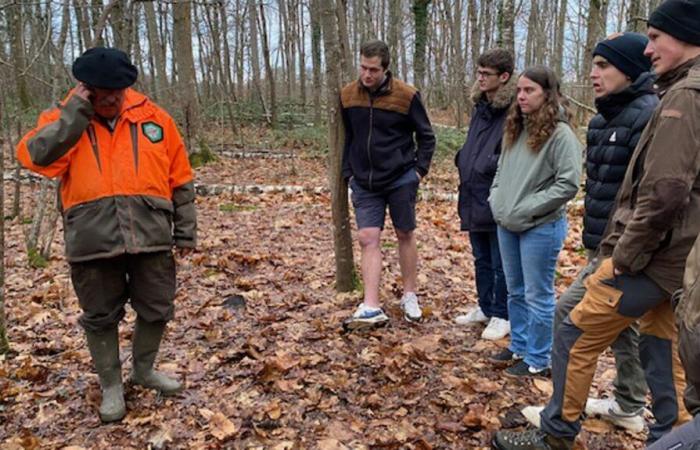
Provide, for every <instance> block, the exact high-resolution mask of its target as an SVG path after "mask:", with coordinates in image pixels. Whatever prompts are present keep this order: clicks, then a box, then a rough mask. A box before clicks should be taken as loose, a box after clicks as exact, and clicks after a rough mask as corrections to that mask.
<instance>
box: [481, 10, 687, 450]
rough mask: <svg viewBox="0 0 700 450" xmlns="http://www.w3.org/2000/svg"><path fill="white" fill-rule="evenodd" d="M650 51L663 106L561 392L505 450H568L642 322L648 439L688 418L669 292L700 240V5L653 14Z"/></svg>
mask: <svg viewBox="0 0 700 450" xmlns="http://www.w3.org/2000/svg"><path fill="white" fill-rule="evenodd" d="M648 26H649V27H648V30H647V35H648V37H649V44H648V45H647V48H646V50H645V54H646V55H647V56H649V57H650V58H651V61H652V65H653V67H654V70H655V72H656V74H657V75H658V80H657V85H658V89H659V96H660V97H661V103H660V104H659V106H658V107H657V108H656V110H655V111H654V115H653V116H652V118H651V120H650V121H649V123H648V124H647V127H646V128H645V130H644V132H643V133H642V136H641V138H640V141H639V143H638V145H637V148H636V149H635V151H634V154H633V155H632V158H631V160H630V163H629V166H628V169H627V173H626V175H625V179H624V181H623V183H622V186H621V188H620V191H619V194H618V196H617V201H616V205H615V210H614V212H613V214H612V217H611V220H610V223H609V225H608V230H607V232H606V237H605V238H604V240H603V242H602V243H601V247H600V253H599V257H600V258H602V261H601V265H600V266H599V268H598V269H597V270H596V272H595V273H593V274H592V275H591V276H590V277H589V278H588V279H587V280H586V288H587V293H586V296H585V297H584V298H583V300H582V301H581V303H579V305H578V306H576V307H575V308H574V309H573V311H571V313H570V314H569V316H568V317H567V318H566V319H565V320H564V322H563V323H562V324H561V326H560V328H559V329H558V330H557V333H556V336H555V338H554V350H553V355H552V377H553V382H554V394H553V396H552V398H551V399H550V401H549V404H548V405H547V407H546V408H545V409H544V411H542V413H541V415H540V418H541V429H540V430H532V431H526V432H521V433H513V432H499V433H497V434H496V436H495V438H494V446H495V447H496V448H498V449H508V450H515V449H521V450H524V449H528V450H533V449H534V450H537V449H570V448H573V443H574V439H575V438H576V435H577V434H578V432H579V430H580V428H581V414H582V412H583V409H584V406H585V402H586V399H587V397H588V391H589V389H590V385H591V380H592V378H593V375H594V373H595V369H596V363H597V361H598V357H599V355H600V354H601V353H602V352H603V351H604V350H605V349H606V348H607V347H608V346H609V345H610V344H612V343H613V341H614V340H615V339H616V338H617V336H618V335H619V334H620V332H622V330H624V329H625V328H627V327H628V326H629V325H630V324H632V323H633V322H634V321H635V320H639V322H640V335H641V336H640V349H639V350H640V351H639V353H640V359H641V362H642V367H643V368H644V372H645V376H646V381H647V384H648V386H649V388H650V391H651V394H652V412H653V413H654V417H655V419H656V423H654V424H651V425H650V426H649V437H648V440H649V442H654V441H656V440H657V439H659V438H660V437H661V436H662V435H663V434H665V433H667V432H669V431H670V430H671V428H672V427H673V426H674V425H677V424H681V423H683V422H686V421H687V420H689V419H690V416H689V414H688V412H687V411H686V409H685V408H684V407H683V405H682V402H681V401H680V399H681V397H682V395H683V390H684V388H685V377H684V374H683V369H682V367H681V364H680V360H679V358H678V331H677V328H676V325H675V322H674V316H673V308H672V304H671V300H670V299H671V293H673V292H674V291H676V290H677V289H678V288H680V287H681V284H682V278H683V270H684V265H685V261H686V258H687V256H688V253H689V252H690V248H691V246H692V245H693V242H694V241H695V238H696V237H697V235H698V233H700V157H699V156H700V115H699V114H700V0H668V1H666V2H664V3H662V4H661V5H660V6H659V7H658V8H657V9H656V10H655V11H654V12H653V13H652V14H651V16H650V17H649V21H648Z"/></svg>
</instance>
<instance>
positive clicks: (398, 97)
mask: <svg viewBox="0 0 700 450" xmlns="http://www.w3.org/2000/svg"><path fill="white" fill-rule="evenodd" d="M416 92H418V90H417V89H416V88H415V87H413V86H411V85H410V84H408V83H405V82H403V81H401V80H397V79H396V78H394V79H392V80H391V92H390V93H389V95H384V96H381V97H379V98H377V99H376V100H375V101H374V107H375V108H378V109H384V110H387V111H393V112H397V113H400V114H408V110H409V109H410V108H411V102H412V101H413V96H414V95H416Z"/></svg>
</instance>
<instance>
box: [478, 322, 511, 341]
mask: <svg viewBox="0 0 700 450" xmlns="http://www.w3.org/2000/svg"><path fill="white" fill-rule="evenodd" d="M509 334H510V322H508V321H507V320H505V319H500V318H498V317H491V320H489V324H488V325H487V326H486V328H485V329H484V331H483V332H482V333H481V339H486V340H488V341H497V340H499V339H503V338H504V337H506V336H508V335H509Z"/></svg>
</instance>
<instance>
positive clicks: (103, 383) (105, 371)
mask: <svg viewBox="0 0 700 450" xmlns="http://www.w3.org/2000/svg"><path fill="white" fill-rule="evenodd" d="M85 337H86V338H87V344H88V349H90V356H92V364H93V365H94V366H95V371H96V372H97V376H98V377H99V379H100V389H101V390H102V403H101V404H100V419H101V420H102V421H103V422H116V421H118V420H121V419H122V418H124V416H125V415H126V404H125V403H124V385H123V384H122V363H121V360H120V359H119V330H118V328H117V327H116V326H115V327H114V328H110V329H109V330H106V331H103V332H100V333H97V332H93V331H87V330H86V331H85Z"/></svg>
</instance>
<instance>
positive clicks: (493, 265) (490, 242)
mask: <svg viewBox="0 0 700 450" xmlns="http://www.w3.org/2000/svg"><path fill="white" fill-rule="evenodd" d="M469 241H470V242H471V244H472V254H473V255H474V272H475V278H476V292H477V294H478V295H479V307H480V308H481V311H483V313H484V314H485V315H486V317H498V318H499V319H505V320H508V290H507V289H506V279H505V276H504V275H503V266H502V265H501V252H500V251H499V250H498V236H497V235H496V232H495V231H482V232H480V231H475V232H469Z"/></svg>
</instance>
